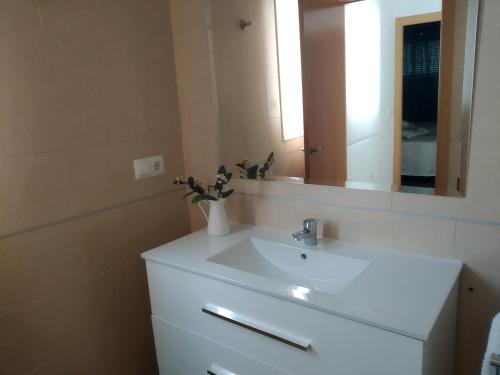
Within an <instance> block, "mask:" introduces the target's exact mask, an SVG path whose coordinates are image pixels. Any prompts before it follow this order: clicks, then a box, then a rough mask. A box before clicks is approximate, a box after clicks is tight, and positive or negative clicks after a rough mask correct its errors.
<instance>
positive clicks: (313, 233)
mask: <svg viewBox="0 0 500 375" xmlns="http://www.w3.org/2000/svg"><path fill="white" fill-rule="evenodd" d="M318 223H319V220H318V219H305V220H304V229H303V230H301V231H300V232H295V233H294V234H293V239H294V240H295V241H302V240H304V244H305V245H306V246H316V245H317V244H318Z"/></svg>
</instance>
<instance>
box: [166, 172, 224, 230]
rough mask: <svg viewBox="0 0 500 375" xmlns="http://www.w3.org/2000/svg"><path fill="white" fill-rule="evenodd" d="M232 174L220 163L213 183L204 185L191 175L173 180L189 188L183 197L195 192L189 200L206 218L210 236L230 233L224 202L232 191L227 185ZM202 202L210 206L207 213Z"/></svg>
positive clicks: (176, 183)
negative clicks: (196, 205)
mask: <svg viewBox="0 0 500 375" xmlns="http://www.w3.org/2000/svg"><path fill="white" fill-rule="evenodd" d="M232 176H233V174H232V173H230V172H227V170H226V167H225V166H224V165H221V166H220V167H219V170H218V171H217V176H216V178H215V183H214V184H213V185H212V184H211V183H208V184H207V185H205V184H203V183H202V182H200V181H198V180H197V179H195V178H194V177H192V176H190V177H188V178H187V180H186V179H185V178H184V177H176V179H175V181H174V184H175V185H187V186H188V187H189V189H190V190H191V191H190V192H188V193H187V194H186V195H184V197H183V198H187V197H189V196H191V195H193V194H195V196H194V197H193V199H192V200H191V202H192V203H196V204H198V206H199V207H200V209H201V212H202V213H203V215H204V216H205V219H207V222H208V234H209V235H210V236H224V235H226V234H228V233H230V229H229V224H228V222H227V216H226V210H225V207H224V204H225V201H226V198H228V197H229V196H230V195H231V194H233V192H234V189H229V188H228V187H227V184H228V183H229V182H230V181H231V178H232ZM203 203H204V204H207V205H208V206H209V208H210V211H209V214H208V215H207V213H206V212H205V210H204V209H203V207H202V206H201V205H202V204H203Z"/></svg>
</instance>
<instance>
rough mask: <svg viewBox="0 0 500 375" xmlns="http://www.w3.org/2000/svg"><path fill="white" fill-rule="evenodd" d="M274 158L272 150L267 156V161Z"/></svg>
mask: <svg viewBox="0 0 500 375" xmlns="http://www.w3.org/2000/svg"><path fill="white" fill-rule="evenodd" d="M273 159H274V152H271V153H270V154H269V156H268V157H267V161H268V162H270V161H271V160H273Z"/></svg>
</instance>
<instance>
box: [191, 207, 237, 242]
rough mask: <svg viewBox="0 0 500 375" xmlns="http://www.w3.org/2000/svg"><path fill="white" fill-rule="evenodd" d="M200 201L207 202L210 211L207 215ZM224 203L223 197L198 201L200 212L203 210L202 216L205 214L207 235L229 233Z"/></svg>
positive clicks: (216, 235) (217, 235)
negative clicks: (215, 199)
mask: <svg viewBox="0 0 500 375" xmlns="http://www.w3.org/2000/svg"><path fill="white" fill-rule="evenodd" d="M202 203H205V204H208V206H209V208H210V212H209V213H208V215H207V213H206V212H205V210H204V209H203V207H202V206H201V205H202ZM225 203H226V200H225V199H219V200H218V201H201V202H199V203H198V206H199V207H200V209H201V212H203V216H205V219H207V222H208V230H207V232H208V235H209V236H215V237H219V236H225V235H226V234H229V233H230V232H231V229H230V228H229V223H228V222H227V216H226V207H224V204H225Z"/></svg>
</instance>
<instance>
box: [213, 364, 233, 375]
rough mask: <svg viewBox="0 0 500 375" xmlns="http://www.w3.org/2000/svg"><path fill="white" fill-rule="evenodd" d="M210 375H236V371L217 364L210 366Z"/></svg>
mask: <svg viewBox="0 0 500 375" xmlns="http://www.w3.org/2000/svg"><path fill="white" fill-rule="evenodd" d="M207 374H208V375H236V374H235V373H234V372H232V371H229V370H226V369H224V368H222V367H219V366H217V365H212V366H210V370H207Z"/></svg>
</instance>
